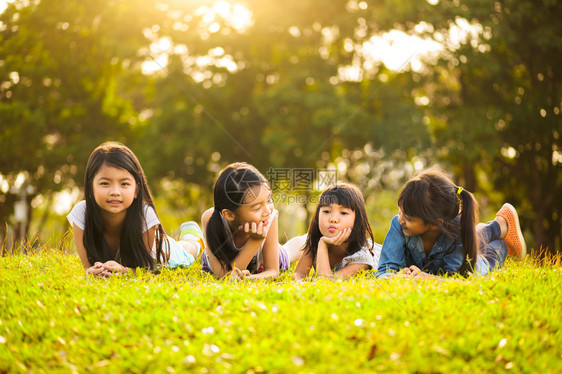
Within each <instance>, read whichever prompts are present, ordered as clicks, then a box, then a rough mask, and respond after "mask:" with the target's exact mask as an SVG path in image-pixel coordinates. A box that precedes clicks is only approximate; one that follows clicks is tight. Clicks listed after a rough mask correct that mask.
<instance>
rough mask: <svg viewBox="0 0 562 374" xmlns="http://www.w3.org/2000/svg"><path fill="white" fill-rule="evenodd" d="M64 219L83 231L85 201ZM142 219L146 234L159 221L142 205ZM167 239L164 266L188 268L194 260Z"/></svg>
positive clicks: (154, 246)
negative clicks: (166, 255)
mask: <svg viewBox="0 0 562 374" xmlns="http://www.w3.org/2000/svg"><path fill="white" fill-rule="evenodd" d="M66 218H67V219H68V222H70V224H71V225H72V224H75V225H76V226H78V227H79V228H80V229H82V230H84V227H85V226H86V201H85V200H82V201H80V202H79V203H78V204H76V205H75V206H74V208H72V210H71V211H70V213H69V214H68V215H67V216H66ZM144 218H145V220H146V227H145V228H144V231H143V232H146V231H147V230H148V229H150V228H152V227H154V226H156V225H158V224H160V220H159V219H158V216H157V215H156V212H155V211H154V209H153V208H152V207H151V206H150V205H148V204H144ZM167 239H168V240H167V241H164V243H163V246H162V248H163V249H165V248H167V245H169V247H170V258H169V259H168V261H167V263H166V266H168V267H171V268H175V267H178V266H189V265H191V264H192V263H193V262H194V261H195V258H193V256H192V255H191V254H189V253H187V252H186V251H185V250H184V249H183V247H182V246H181V245H179V244H178V242H176V241H175V240H174V239H173V238H171V237H169V236H167ZM166 243H168V244H166ZM151 255H152V257H153V258H156V241H154V243H153V245H152V253H151ZM116 258H119V256H118V255H117V256H116Z"/></svg>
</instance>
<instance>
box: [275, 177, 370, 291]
mask: <svg viewBox="0 0 562 374" xmlns="http://www.w3.org/2000/svg"><path fill="white" fill-rule="evenodd" d="M298 240H300V241H301V242H305V245H304V248H302V250H303V255H302V257H301V259H300V260H299V263H298V264H297V268H296V270H295V274H294V275H293V278H294V279H298V280H301V279H304V278H306V276H307V275H308V273H309V272H310V269H311V268H313V267H314V268H315V270H316V274H317V275H318V276H323V277H337V278H347V277H350V276H352V275H353V274H356V273H357V272H359V271H361V270H368V269H376V267H377V264H378V258H379V255H380V245H378V244H375V241H374V239H373V231H372V230H371V225H370V224H369V220H368V219H367V212H366V209H365V201H364V199H363V195H362V194H361V191H360V190H359V189H358V188H357V187H355V186H354V185H352V184H348V183H339V184H337V185H336V186H333V187H330V188H328V189H327V190H325V191H324V192H322V194H321V195H320V199H319V202H318V206H317V208H316V213H315V214H314V217H313V218H312V222H311V223H310V227H309V229H308V233H307V234H305V235H303V236H300V237H297V238H293V239H291V240H290V241H289V242H287V244H285V247H289V246H292V245H294V244H293V243H292V242H293V241H298ZM301 247H302V246H301Z"/></svg>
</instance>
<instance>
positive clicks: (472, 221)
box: [457, 187, 478, 276]
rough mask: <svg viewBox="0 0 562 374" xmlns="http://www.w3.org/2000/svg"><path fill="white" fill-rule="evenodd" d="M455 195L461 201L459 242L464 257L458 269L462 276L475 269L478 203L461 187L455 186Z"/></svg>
mask: <svg viewBox="0 0 562 374" xmlns="http://www.w3.org/2000/svg"><path fill="white" fill-rule="evenodd" d="M457 191H458V192H457V196H459V198H460V201H461V221H460V231H461V242H462V246H463V248H464V259H463V263H462V265H461V267H460V269H459V273H460V274H461V275H463V276H466V275H468V273H469V272H474V271H475V270H476V257H477V256H478V240H477V239H476V224H477V223H476V222H478V205H477V203H476V200H475V199H474V196H473V195H472V194H471V193H470V192H468V191H466V190H464V189H462V187H458V188H457Z"/></svg>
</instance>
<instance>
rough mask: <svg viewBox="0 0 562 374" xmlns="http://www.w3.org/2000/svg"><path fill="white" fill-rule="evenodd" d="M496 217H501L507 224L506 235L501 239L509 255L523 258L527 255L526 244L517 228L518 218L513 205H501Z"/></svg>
mask: <svg viewBox="0 0 562 374" xmlns="http://www.w3.org/2000/svg"><path fill="white" fill-rule="evenodd" d="M496 216H497V217H502V218H503V219H505V221H506V222H507V233H506V234H505V238H504V239H503V240H504V241H505V242H506V243H507V248H508V250H509V255H510V256H514V257H519V258H523V257H525V255H526V254H527V244H525V238H523V233H522V232H521V226H519V217H518V216H517V211H516V210H515V208H514V207H513V205H511V204H509V203H505V204H503V206H502V208H501V209H500V210H499V211H498V212H497V213H496Z"/></svg>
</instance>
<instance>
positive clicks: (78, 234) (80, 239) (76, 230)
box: [72, 223, 109, 277]
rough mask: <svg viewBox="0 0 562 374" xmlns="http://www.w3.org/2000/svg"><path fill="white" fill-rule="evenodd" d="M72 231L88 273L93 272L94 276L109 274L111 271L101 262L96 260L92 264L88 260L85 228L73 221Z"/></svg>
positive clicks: (77, 249)
mask: <svg viewBox="0 0 562 374" xmlns="http://www.w3.org/2000/svg"><path fill="white" fill-rule="evenodd" d="M72 232H73V234H74V245H75V246H76V251H77V252H78V256H79V257H80V261H81V262H82V266H83V267H84V270H85V271H86V275H87V274H91V275H93V276H94V277H107V276H109V271H108V270H107V269H105V268H104V267H103V264H102V263H101V262H96V263H95V264H94V266H92V265H90V261H88V254H87V253H86V247H84V230H82V229H81V228H80V227H78V226H76V224H75V223H73V224H72Z"/></svg>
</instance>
